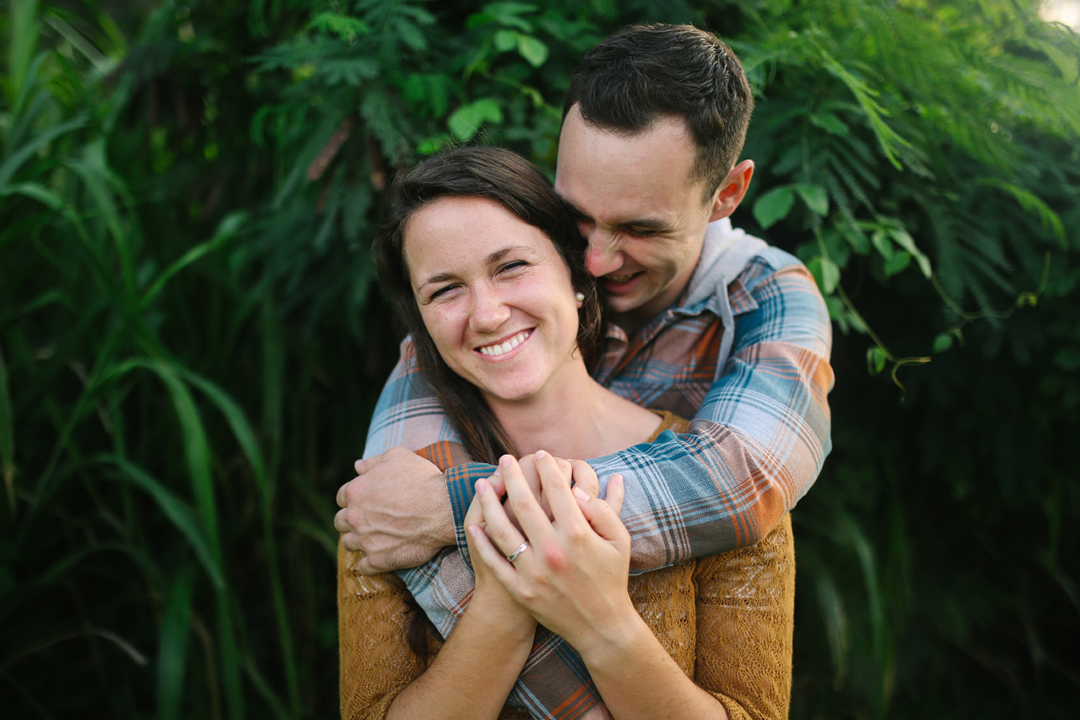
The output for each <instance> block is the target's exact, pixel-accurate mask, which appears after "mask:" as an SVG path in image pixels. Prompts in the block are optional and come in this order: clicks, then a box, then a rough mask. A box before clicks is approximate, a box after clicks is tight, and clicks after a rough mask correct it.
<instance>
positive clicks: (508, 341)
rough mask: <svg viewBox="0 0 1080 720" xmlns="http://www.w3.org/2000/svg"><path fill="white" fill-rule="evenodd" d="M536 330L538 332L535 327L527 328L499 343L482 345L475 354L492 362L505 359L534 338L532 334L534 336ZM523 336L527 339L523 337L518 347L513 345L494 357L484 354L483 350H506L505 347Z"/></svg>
mask: <svg viewBox="0 0 1080 720" xmlns="http://www.w3.org/2000/svg"><path fill="white" fill-rule="evenodd" d="M535 330H536V328H535V327H532V328H525V329H524V330H518V331H517V332H515V333H511V334H510V335H508V336H506V337H505V338H503V339H502V340H500V341H498V342H493V343H487V344H485V345H481V346H480V347H477V348H476V349H475V352H476V353H478V354H480V355H483V356H484V357H485V358H488V359H490V360H497V359H501V358H504V357H506V356H507V355H510V354H512V353H513V352H514V351H515V350H517V349H518V348H519V347H521V346H522V345H524V344H525V343H526V342H527V341H528V340H529V338H531V337H532V334H533V332H535ZM522 335H524V336H525V337H522V338H521V339H520V340H519V341H518V343H517V344H516V345H513V346H512V347H510V348H509V349H503V352H501V353H500V354H498V355H493V354H490V353H485V352H483V348H505V346H506V345H507V344H511V343H513V341H514V339H515V338H518V337H521V336H522Z"/></svg>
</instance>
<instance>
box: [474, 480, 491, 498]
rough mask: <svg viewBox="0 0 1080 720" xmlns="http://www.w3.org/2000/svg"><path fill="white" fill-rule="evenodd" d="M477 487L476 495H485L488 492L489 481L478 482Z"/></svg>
mask: <svg viewBox="0 0 1080 720" xmlns="http://www.w3.org/2000/svg"><path fill="white" fill-rule="evenodd" d="M475 487H476V494H477V495H483V494H484V493H485V492H487V489H488V484H487V481H486V480H477V481H476V485H475Z"/></svg>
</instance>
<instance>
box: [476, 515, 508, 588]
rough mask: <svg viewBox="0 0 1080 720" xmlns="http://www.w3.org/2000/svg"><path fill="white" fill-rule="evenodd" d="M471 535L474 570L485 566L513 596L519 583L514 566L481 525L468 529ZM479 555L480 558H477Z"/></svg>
mask: <svg viewBox="0 0 1080 720" xmlns="http://www.w3.org/2000/svg"><path fill="white" fill-rule="evenodd" d="M466 532H468V533H469V548H470V549H471V552H472V555H473V559H472V562H473V568H476V566H477V565H479V564H481V563H482V564H483V565H484V567H486V568H487V569H488V570H489V571H490V572H491V574H492V575H494V576H495V579H496V580H498V581H499V582H500V583H501V584H502V585H503V587H505V588H506V589H507V590H508V591H510V593H511V594H513V588H514V585H515V583H516V581H517V572H516V571H515V570H514V566H513V565H511V564H510V562H508V561H507V559H506V557H505V556H504V555H503V554H502V553H501V552H500V551H499V549H498V548H497V547H495V546H494V545H493V544H492V542H491V539H490V538H489V537H488V536H487V534H486V533H485V532H484V530H483V529H481V528H480V526H479V525H471V526H469V527H468V528H467V529H466ZM477 555H479V557H476V556H477Z"/></svg>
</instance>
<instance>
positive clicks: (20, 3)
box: [4, 0, 41, 105]
mask: <svg viewBox="0 0 1080 720" xmlns="http://www.w3.org/2000/svg"><path fill="white" fill-rule="evenodd" d="M8 7H9V8H10V10H9V12H10V13H11V14H10V17H9V20H8V22H9V23H10V25H9V28H10V31H9V40H8V66H7V75H8V77H7V82H6V83H4V84H6V85H7V86H8V88H9V97H10V98H11V99H12V105H15V102H14V100H15V98H17V97H19V96H20V95H21V94H22V91H23V87H24V86H25V85H26V83H27V75H28V72H27V69H28V68H29V66H30V58H31V57H33V55H34V49H35V48H36V47H37V40H38V36H39V34H40V32H41V23H40V22H39V21H38V19H37V14H38V13H37V0H11V2H10V4H9V6H8Z"/></svg>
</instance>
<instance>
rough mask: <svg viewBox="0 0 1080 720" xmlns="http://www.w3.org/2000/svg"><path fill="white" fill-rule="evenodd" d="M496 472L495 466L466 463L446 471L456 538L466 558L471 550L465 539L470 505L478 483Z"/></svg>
mask: <svg viewBox="0 0 1080 720" xmlns="http://www.w3.org/2000/svg"><path fill="white" fill-rule="evenodd" d="M495 470H496V468H495V466H494V465H485V464H484V463H466V464H464V465H455V466H454V467H452V468H449V469H448V470H447V471H446V490H447V492H448V493H449V494H450V510H451V512H453V513H454V536H455V537H456V538H457V545H458V549H459V550H461V554H462V555H463V556H464V557H466V558H468V557H469V550H468V542H467V541H466V538H465V514H466V513H468V512H469V505H471V504H472V499H473V495H475V494H476V481H477V480H482V479H484V478H489V477H491V476H492V475H494V474H495Z"/></svg>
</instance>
